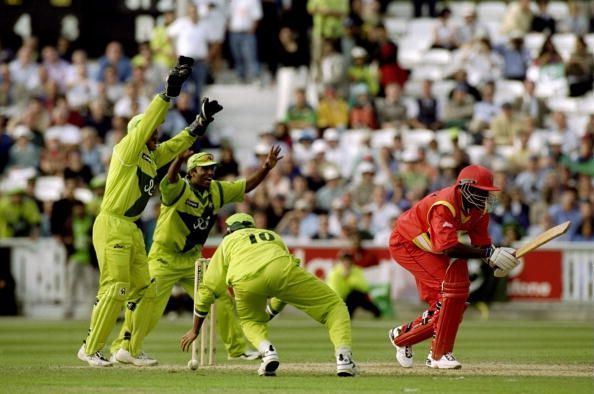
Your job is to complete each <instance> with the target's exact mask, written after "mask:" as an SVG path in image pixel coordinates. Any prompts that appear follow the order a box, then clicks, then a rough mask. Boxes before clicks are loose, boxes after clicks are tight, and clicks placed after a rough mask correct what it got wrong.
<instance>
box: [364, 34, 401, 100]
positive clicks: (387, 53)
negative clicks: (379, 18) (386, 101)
mask: <svg viewBox="0 0 594 394" xmlns="http://www.w3.org/2000/svg"><path fill="white" fill-rule="evenodd" d="M373 34H374V35H375V38H376V43H375V48H374V51H373V52H372V54H371V58H372V60H373V61H375V62H377V65H378V67H379V81H380V86H381V90H382V92H385V90H386V87H387V86H388V85H390V84H398V85H399V86H400V87H403V86H404V84H405V82H406V80H407V78H408V73H407V72H406V70H404V69H403V68H402V67H400V65H399V64H398V46H397V45H396V44H395V43H394V41H392V40H391V39H390V37H389V36H388V32H387V30H386V27H385V26H384V25H383V24H381V23H380V24H378V25H376V26H375V27H374V28H373Z"/></svg>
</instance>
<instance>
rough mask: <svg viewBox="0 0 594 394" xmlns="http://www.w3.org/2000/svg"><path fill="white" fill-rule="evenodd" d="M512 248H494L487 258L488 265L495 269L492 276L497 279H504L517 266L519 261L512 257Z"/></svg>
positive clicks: (513, 250)
mask: <svg viewBox="0 0 594 394" xmlns="http://www.w3.org/2000/svg"><path fill="white" fill-rule="evenodd" d="M515 251H516V250H515V249H514V248H504V247H501V248H495V249H494V250H493V253H492V254H491V257H489V265H490V266H491V267H493V268H494V269H495V271H494V275H495V276H497V277H504V276H507V274H509V272H510V271H511V270H513V269H514V268H515V267H516V266H517V265H518V264H520V260H518V259H517V258H516V256H514V252H515Z"/></svg>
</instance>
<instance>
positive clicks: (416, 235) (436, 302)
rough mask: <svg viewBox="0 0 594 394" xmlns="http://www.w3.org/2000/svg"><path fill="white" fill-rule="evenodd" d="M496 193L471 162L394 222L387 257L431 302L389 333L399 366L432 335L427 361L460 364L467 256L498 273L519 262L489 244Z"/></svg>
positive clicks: (506, 250) (511, 252) (409, 364)
mask: <svg viewBox="0 0 594 394" xmlns="http://www.w3.org/2000/svg"><path fill="white" fill-rule="evenodd" d="M496 191H499V189H498V188H497V187H495V186H493V175H492V174H491V172H490V171H489V170H488V169H486V168H484V167H481V166H478V165H471V166H468V167H465V168H463V169H462V171H460V174H459V175H458V179H457V181H456V184H454V185H452V186H450V187H447V188H445V189H442V190H439V191H437V192H434V193H431V194H429V195H428V196H426V197H425V198H423V199H422V200H421V201H419V202H418V203H417V204H415V205H413V207H412V208H411V209H409V210H408V211H406V212H405V213H403V214H402V216H400V218H399V219H398V221H397V222H396V227H395V228H394V230H393V232H392V235H391V237H390V245H389V250H390V255H391V256H392V258H393V259H394V260H396V262H397V263H398V264H400V265H401V266H403V267H404V268H406V269H407V270H408V271H410V273H412V274H413V275H414V276H415V279H416V282H417V289H418V290H419V294H420V296H421V299H423V301H425V302H427V304H428V305H429V308H428V309H427V310H426V311H425V312H424V313H423V314H422V315H421V316H419V317H417V318H416V319H415V320H414V321H412V322H410V323H408V324H403V325H401V326H397V327H394V328H393V329H391V330H390V332H389V336H390V341H391V343H392V344H393V345H394V346H395V347H396V359H397V361H398V362H399V363H400V365H401V366H403V367H405V368H410V367H412V365H413V352H412V345H414V344H416V343H418V342H421V341H424V340H425V339H429V338H431V337H433V342H432V344H431V351H430V352H429V355H428V356H427V360H426V365H427V366H429V367H431V368H445V369H456V368H461V367H462V365H461V364H460V363H459V362H458V361H457V360H456V358H455V357H454V354H453V353H452V352H453V350H454V342H455V340H456V333H457V332H458V326H459V325H460V322H461V321H462V316H463V314H464V311H465V309H466V305H467V304H466V300H467V298H468V292H469V286H470V282H469V279H468V266H467V264H466V262H467V259H477V258H482V259H484V261H485V262H486V263H488V264H489V265H490V266H491V267H493V268H494V269H495V275H496V276H506V275H507V274H508V273H509V272H510V271H511V270H512V269H513V268H514V267H515V266H516V265H518V263H519V261H518V260H517V259H516V257H515V256H514V252H515V249H512V248H495V247H493V246H491V238H490V237H489V234H488V232H487V227H488V225H489V215H488V211H489V208H490V206H491V205H492V202H493V199H494V196H493V192H496ZM459 232H465V233H467V234H468V236H469V237H470V241H471V245H465V244H462V243H460V241H459V240H458V233H459Z"/></svg>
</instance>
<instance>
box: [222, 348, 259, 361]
mask: <svg viewBox="0 0 594 394" xmlns="http://www.w3.org/2000/svg"><path fill="white" fill-rule="evenodd" d="M261 357H262V355H261V354H260V352H259V351H257V350H254V349H247V350H246V351H245V352H243V353H241V354H240V355H239V356H229V357H227V359H228V360H247V361H251V360H257V359H259V358H261Z"/></svg>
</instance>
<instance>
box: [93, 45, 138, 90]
mask: <svg viewBox="0 0 594 394" xmlns="http://www.w3.org/2000/svg"><path fill="white" fill-rule="evenodd" d="M110 66H111V67H115V70H116V75H117V78H118V80H119V81H120V82H125V81H127V80H128V78H130V77H131V76H132V65H131V63H130V59H128V58H127V57H126V55H124V50H123V49H122V44H120V43H119V42H117V41H112V42H110V43H109V44H107V47H106V48H105V55H103V56H102V57H101V58H99V70H98V73H97V80H98V81H104V80H105V69H106V68H108V67H110Z"/></svg>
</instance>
